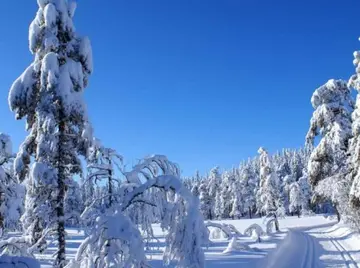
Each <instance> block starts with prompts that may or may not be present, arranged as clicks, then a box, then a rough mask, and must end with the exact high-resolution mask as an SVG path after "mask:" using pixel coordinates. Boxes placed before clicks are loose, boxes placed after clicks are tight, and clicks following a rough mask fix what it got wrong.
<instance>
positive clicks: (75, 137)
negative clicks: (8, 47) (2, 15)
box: [9, 0, 92, 267]
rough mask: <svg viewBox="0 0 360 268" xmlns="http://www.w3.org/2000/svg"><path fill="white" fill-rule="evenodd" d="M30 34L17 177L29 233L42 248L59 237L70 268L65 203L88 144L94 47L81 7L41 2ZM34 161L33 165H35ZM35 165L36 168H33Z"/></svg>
mask: <svg viewBox="0 0 360 268" xmlns="http://www.w3.org/2000/svg"><path fill="white" fill-rule="evenodd" d="M38 5H39V10H38V12H37V14H36V17H35V19H34V20H33V22H32V23H31V25H30V29H29V43H30V45H29V47H30V51H31V53H32V54H34V61H33V62H32V63H31V64H30V66H29V67H28V68H27V69H26V70H25V71H24V72H23V74H22V75H21V76H20V77H19V78H18V79H16V81H15V82H14V83H13V85H12V87H11V89H10V93H9V105H10V108H11V110H12V111H13V112H15V114H16V118H17V119H22V118H25V119H26V129H27V130H28V132H29V134H28V136H27V137H26V139H25V141H24V142H23V143H22V144H21V146H20V150H19V153H18V154H17V157H16V159H15V173H16V175H17V177H18V179H19V180H20V181H24V180H25V179H27V200H26V202H27V205H26V210H27V212H26V213H25V216H26V215H28V216H31V217H32V218H33V219H34V221H28V220H25V221H26V222H27V224H25V225H24V226H25V228H26V229H27V230H26V233H27V234H28V235H30V236H31V237H32V238H33V241H32V242H33V243H37V242H39V240H41V239H42V238H43V237H44V234H45V233H51V234H54V235H55V236H57V241H58V251H57V252H56V254H55V256H56V258H55V263H54V267H64V266H65V262H66V261H65V215H64V199H65V193H66V189H67V185H68V184H69V181H70V180H71V179H72V176H73V175H74V174H77V173H80V172H81V165H80V164H81V163H80V160H79V158H78V156H79V155H85V154H86V147H87V146H86V142H85V140H86V139H89V138H90V137H89V134H90V133H89V131H88V130H89V128H88V126H87V121H88V119H87V113H86V107H85V104H84V102H83V90H84V88H85V87H86V86H87V84H88V76H89V74H90V73H91V72H92V52H91V45H90V41H89V40H88V39H87V38H80V37H78V36H77V35H76V34H75V28H74V25H73V21H72V19H73V16H74V13H75V9H76V4H75V3H74V2H71V1H67V0H38ZM31 159H33V161H32V160H31ZM30 163H32V164H31V166H30Z"/></svg>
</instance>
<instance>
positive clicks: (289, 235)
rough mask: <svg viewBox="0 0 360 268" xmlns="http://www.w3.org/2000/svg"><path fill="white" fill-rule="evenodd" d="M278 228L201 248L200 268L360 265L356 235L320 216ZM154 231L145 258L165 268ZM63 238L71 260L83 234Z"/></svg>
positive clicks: (241, 225)
mask: <svg viewBox="0 0 360 268" xmlns="http://www.w3.org/2000/svg"><path fill="white" fill-rule="evenodd" d="M216 223H220V224H232V225H234V226H235V228H236V229H237V230H238V231H240V232H241V233H243V232H244V231H245V229H246V228H247V227H249V226H250V225H251V224H258V225H260V226H262V227H263V229H264V228H265V226H264V225H263V219H260V218H257V219H240V220H223V221H216ZM279 223H280V232H278V233H274V234H271V235H269V236H265V237H263V239H262V241H261V243H258V242H257V241H256V240H255V239H253V238H251V237H236V238H233V239H231V240H230V241H229V240H228V239H226V238H220V239H213V240H212V241H211V243H210V244H209V246H208V247H207V248H204V251H205V267H207V268H218V267H221V268H242V267H259V268H260V267H261V268H267V267H277V268H288V267H291V268H297V267H302V268H304V267H309V268H310V267H311V268H313V267H357V266H356V265H355V264H354V263H356V264H357V263H360V235H359V234H358V233H355V232H353V231H351V229H350V228H349V227H347V225H345V224H336V222H334V220H329V219H327V218H325V217H324V216H311V217H302V218H298V217H295V216H294V217H286V218H283V219H279ZM113 228H114V231H115V232H117V231H118V230H119V228H120V226H116V223H115V222H114V226H113ZM153 228H154V234H155V238H156V239H157V240H156V239H154V240H152V242H151V243H150V244H149V247H148V248H146V255H147V259H148V264H149V265H150V266H151V267H153V268H160V267H164V265H163V262H162V253H163V250H164V248H163V245H164V241H165V235H166V234H165V233H164V232H163V230H162V228H161V226H160V225H159V224H154V225H153ZM67 234H68V236H67V245H68V248H67V258H69V259H74V257H75V254H76V251H77V248H78V247H79V245H80V244H81V243H82V242H83V241H84V239H85V233H84V231H82V230H80V229H71V228H70V229H67ZM229 242H230V243H229ZM54 251H55V246H54V245H50V246H49V248H48V250H47V251H46V253H45V254H42V255H41V254H40V255H37V257H38V258H39V259H40V260H41V264H42V266H41V267H42V268H50V267H52V264H51V258H52V257H51V254H52V253H53V252H54ZM305 257H306V258H305ZM314 264H316V265H317V266H314Z"/></svg>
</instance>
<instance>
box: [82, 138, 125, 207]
mask: <svg viewBox="0 0 360 268" xmlns="http://www.w3.org/2000/svg"><path fill="white" fill-rule="evenodd" d="M94 150H96V152H95V153H94V155H93V159H92V160H93V161H91V163H90V164H89V166H88V169H89V170H91V172H90V174H89V176H88V178H87V180H89V181H92V180H95V183H98V182H100V181H102V182H105V183H106V188H107V191H106V196H107V200H106V201H105V203H106V208H111V207H112V206H113V205H114V202H116V193H115V190H116V188H117V186H118V184H119V183H120V181H119V179H118V178H117V175H116V174H115V173H116V172H115V171H116V170H115V168H114V166H116V167H117V171H118V172H121V164H122V156H121V155H119V154H118V153H117V152H116V151H115V150H114V149H111V148H106V147H103V146H101V145H100V144H99V142H96V146H95V149H94Z"/></svg>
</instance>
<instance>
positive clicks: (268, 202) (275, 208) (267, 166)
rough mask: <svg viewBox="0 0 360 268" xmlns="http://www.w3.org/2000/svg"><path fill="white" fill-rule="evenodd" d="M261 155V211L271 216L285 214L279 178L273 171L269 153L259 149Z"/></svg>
mask: <svg viewBox="0 0 360 268" xmlns="http://www.w3.org/2000/svg"><path fill="white" fill-rule="evenodd" d="M258 152H259V154H260V158H259V160H260V189H259V193H260V199H261V203H262V207H261V211H263V212H264V213H266V214H267V215H268V214H271V213H275V214H279V215H280V214H283V206H282V204H281V200H280V192H279V183H278V178H277V177H276V174H275V172H274V170H273V167H272V164H271V161H270V157H269V155H268V152H267V151H266V150H265V149H264V148H262V147H261V148H260V149H259V151H258Z"/></svg>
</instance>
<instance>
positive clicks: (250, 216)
mask: <svg viewBox="0 0 360 268" xmlns="http://www.w3.org/2000/svg"><path fill="white" fill-rule="evenodd" d="M249 218H250V219H251V218H252V215H251V207H249Z"/></svg>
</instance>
